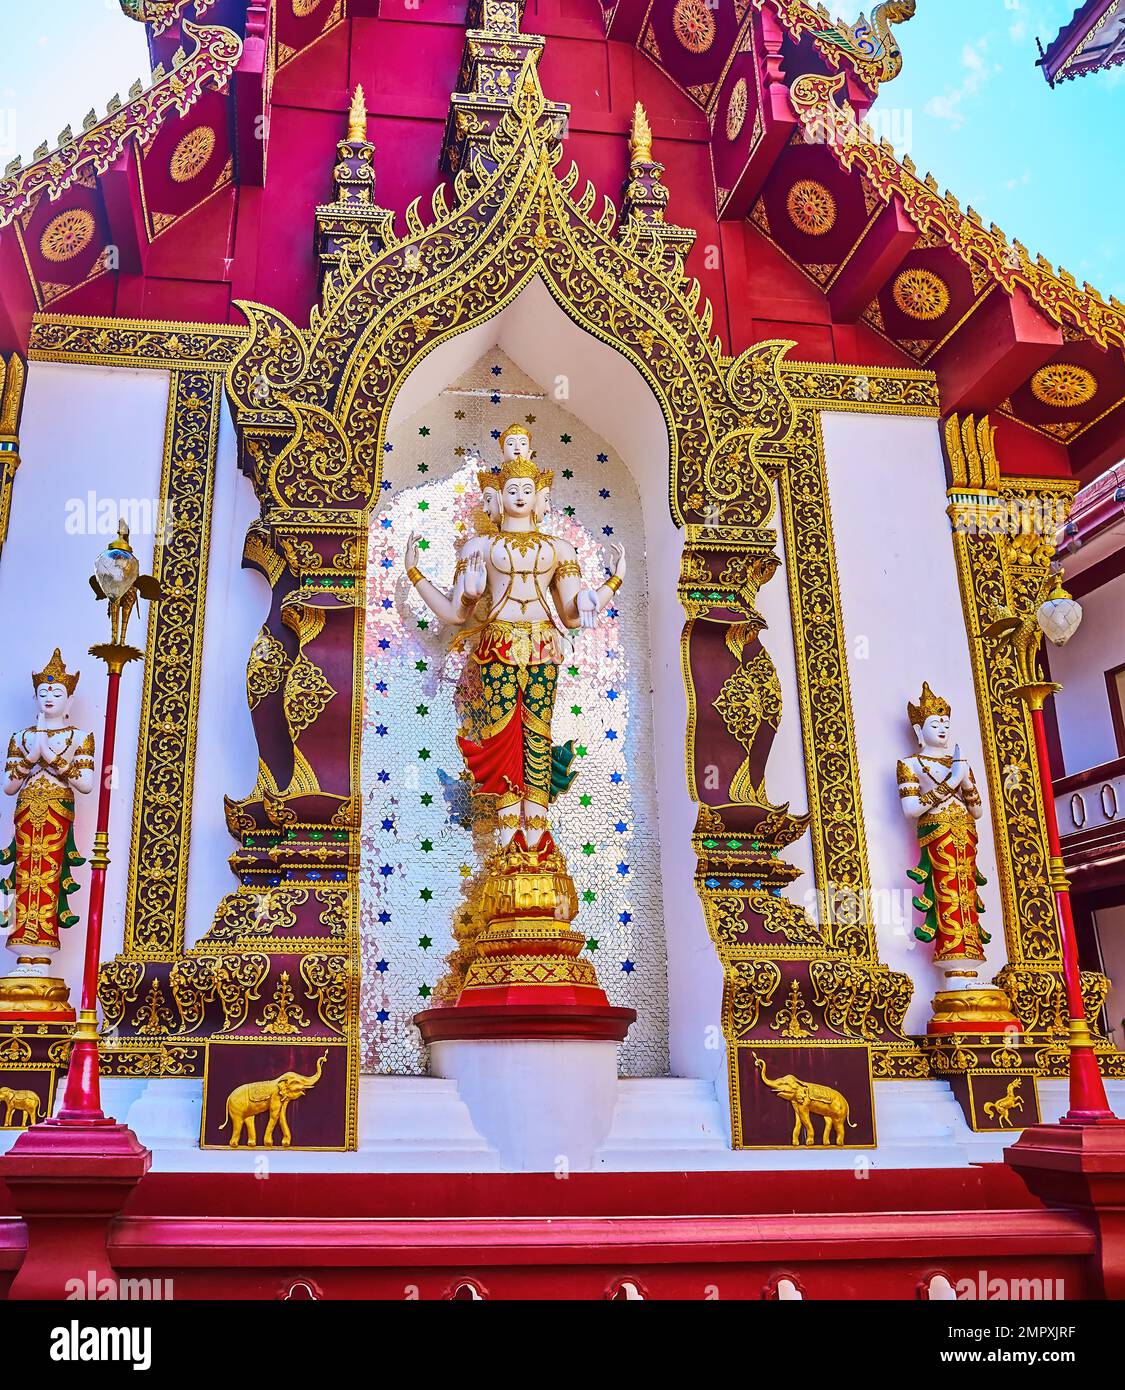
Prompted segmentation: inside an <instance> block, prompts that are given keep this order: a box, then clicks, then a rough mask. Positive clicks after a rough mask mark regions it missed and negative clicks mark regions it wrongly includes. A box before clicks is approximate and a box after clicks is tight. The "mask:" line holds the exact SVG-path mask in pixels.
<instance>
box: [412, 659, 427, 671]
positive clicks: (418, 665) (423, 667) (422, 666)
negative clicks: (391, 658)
mask: <svg viewBox="0 0 1125 1390" xmlns="http://www.w3.org/2000/svg"><path fill="white" fill-rule="evenodd" d="M414 669H415V671H428V670H429V669H430V663H429V662H428V661H416V662H415V663H414Z"/></svg>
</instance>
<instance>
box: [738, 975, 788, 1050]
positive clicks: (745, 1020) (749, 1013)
mask: <svg viewBox="0 0 1125 1390" xmlns="http://www.w3.org/2000/svg"><path fill="white" fill-rule="evenodd" d="M780 984H781V970H780V968H779V967H778V966H777V965H775V964H774V962H773V961H772V960H735V961H730V962H729V963H728V965H727V989H728V991H729V995H728V998H729V1008H730V1029H731V1032H732V1034H733V1035H734V1036H735V1037H745V1036H746V1035H748V1034H749V1033H752V1032H753V1031H754V1029H755V1028H756V1027H757V1026H758V1019H759V1017H760V1016H761V1012H762V1009H763V1008H768V1007H769V1005H770V1004H772V1003H773V997H774V995H775V994H776V993H777V990H778V986H779V985H780Z"/></svg>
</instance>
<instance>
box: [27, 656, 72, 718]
mask: <svg viewBox="0 0 1125 1390" xmlns="http://www.w3.org/2000/svg"><path fill="white" fill-rule="evenodd" d="M78 675H79V673H78V672H77V671H75V672H73V673H71V672H69V671H68V670H67V669H66V662H65V661H63V659H62V653H61V652H60V651H59V649H58V647H56V648H55V650H54V653H53V655H52V657H51V659H50V661H48V662H47V664H46V666H44V668H43V669H42V671H33V672H32V673H31V683H32V685H33V686H34V687H35V698H36V701H37V702H38V704H39V708H40V709H41V710H42V711H43V713H44V714H61V713H63V712H64V711H65V710H66V707H67V705H68V704H69V703H70V697H71V696H72V695H73V694H74V687H75V686H76V685H77V684H78Z"/></svg>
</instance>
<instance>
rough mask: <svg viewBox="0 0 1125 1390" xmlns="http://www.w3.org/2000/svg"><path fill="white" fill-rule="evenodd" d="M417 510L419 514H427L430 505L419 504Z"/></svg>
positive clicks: (425, 503) (426, 503)
mask: <svg viewBox="0 0 1125 1390" xmlns="http://www.w3.org/2000/svg"><path fill="white" fill-rule="evenodd" d="M418 510H419V511H420V512H428V511H429V510H430V504H429V503H428V502H419V503H418Z"/></svg>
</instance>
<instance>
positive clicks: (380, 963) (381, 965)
mask: <svg viewBox="0 0 1125 1390" xmlns="http://www.w3.org/2000/svg"><path fill="white" fill-rule="evenodd" d="M390 968H391V967H390V966H389V965H388V964H387V962H386V961H385V960H377V961H376V962H375V969H376V970H378V972H379V974H380V975H381V974H382V973H383V972H384V971H385V970H389V969H390Z"/></svg>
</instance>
